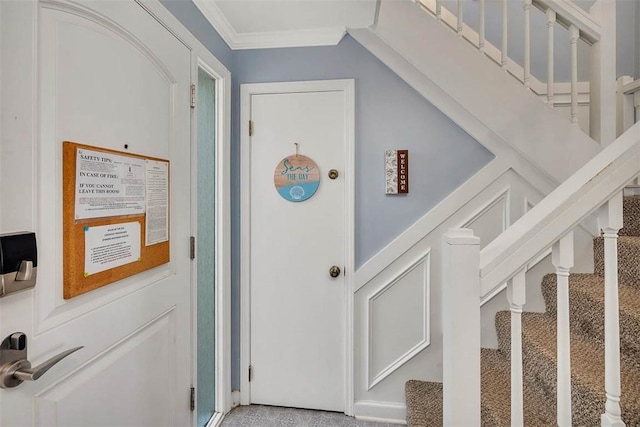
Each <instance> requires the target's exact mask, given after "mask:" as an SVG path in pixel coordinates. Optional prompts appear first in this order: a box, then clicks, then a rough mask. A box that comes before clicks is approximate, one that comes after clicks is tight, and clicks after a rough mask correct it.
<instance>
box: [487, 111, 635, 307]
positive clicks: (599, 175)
mask: <svg viewBox="0 0 640 427" xmlns="http://www.w3.org/2000/svg"><path fill="white" fill-rule="evenodd" d="M639 172H640V123H636V124H635V125H634V126H633V127H631V128H630V129H629V130H628V131H627V132H625V133H624V134H623V135H622V136H620V137H619V138H618V139H616V140H615V141H614V142H613V143H612V144H610V145H609V146H607V147H606V148H604V149H603V150H602V151H601V152H600V153H599V154H598V155H597V156H595V157H594V158H593V159H592V160H590V161H589V162H588V163H587V164H585V165H584V166H583V167H582V168H580V169H579V170H578V171H577V172H576V173H575V174H573V175H572V176H571V177H570V178H569V179H567V180H566V181H565V182H564V183H563V184H561V185H560V186H559V187H558V188H556V189H555V190H554V191H553V192H552V193H551V194H549V195H548V196H547V197H545V198H544V199H543V200H542V201H541V202H540V203H538V204H537V205H536V206H535V207H533V208H532V209H531V210H530V211H529V212H527V213H526V214H525V215H524V216H522V217H521V218H520V219H519V220H518V221H516V222H515V223H514V224H513V225H512V226H511V227H509V228H508V229H507V230H506V231H504V232H503V233H502V234H500V235H499V236H498V237H496V238H495V239H494V240H493V241H492V242H490V243H489V244H487V246H485V247H484V248H483V249H482V250H481V251H480V295H481V297H482V296H484V295H487V294H488V293H490V292H491V291H492V290H493V289H494V288H496V287H497V286H499V285H500V284H502V283H505V282H506V281H507V280H509V279H511V278H512V277H513V276H514V275H515V274H516V273H517V272H519V271H520V270H522V269H523V268H524V267H525V266H526V265H527V264H528V263H529V262H530V261H531V260H533V259H534V258H536V257H537V256H539V255H540V254H542V253H543V252H545V251H546V250H547V249H549V248H550V247H551V246H552V245H553V244H554V243H555V242H557V241H558V240H559V239H560V238H561V237H562V236H563V235H565V234H566V233H567V232H569V231H571V230H573V228H574V227H575V226H577V225H578V224H580V222H582V221H583V220H584V219H585V218H587V217H588V216H589V215H590V214H591V213H592V212H594V211H595V210H596V209H598V208H599V207H600V206H601V205H602V204H603V203H605V202H606V201H608V200H609V199H611V198H612V197H613V196H614V195H615V194H616V193H617V192H620V191H622V189H623V188H624V186H625V185H627V184H628V183H629V182H630V181H631V180H633V179H634V178H635V177H636V176H638V173H639Z"/></svg>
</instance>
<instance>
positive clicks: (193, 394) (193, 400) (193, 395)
mask: <svg viewBox="0 0 640 427" xmlns="http://www.w3.org/2000/svg"><path fill="white" fill-rule="evenodd" d="M190 399H191V400H190V402H191V406H190V408H191V412H193V411H195V410H196V388H195V387H191V398H190Z"/></svg>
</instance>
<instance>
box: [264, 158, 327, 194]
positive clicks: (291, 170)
mask: <svg viewBox="0 0 640 427" xmlns="http://www.w3.org/2000/svg"><path fill="white" fill-rule="evenodd" d="M273 182H274V184H275V185H276V190H278V193H279V194H280V195H281V196H282V197H283V198H284V199H286V200H288V201H290V202H303V201H305V200H307V199H308V198H310V197H311V196H313V195H314V194H315V192H316V191H317V190H318V187H319V186H320V170H319V169H318V165H316V162H314V161H313V160H311V159H310V158H309V157H307V156H303V155H301V154H294V155H292V156H288V157H285V158H284V159H282V160H280V162H279V163H278V166H276V170H275V172H274V173H273Z"/></svg>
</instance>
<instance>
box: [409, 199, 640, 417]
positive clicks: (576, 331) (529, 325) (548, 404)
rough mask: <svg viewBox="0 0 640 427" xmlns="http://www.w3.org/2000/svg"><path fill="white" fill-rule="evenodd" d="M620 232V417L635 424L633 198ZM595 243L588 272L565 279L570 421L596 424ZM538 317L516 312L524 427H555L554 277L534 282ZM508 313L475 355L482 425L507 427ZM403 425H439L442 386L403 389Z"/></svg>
mask: <svg viewBox="0 0 640 427" xmlns="http://www.w3.org/2000/svg"><path fill="white" fill-rule="evenodd" d="M623 214H624V228H623V229H621V230H620V233H619V234H620V237H619V239H618V279H619V299H620V351H621V382H622V384H621V385H622V397H621V401H620V406H621V408H622V419H623V421H624V422H625V423H626V425H627V426H628V427H630V426H636V427H638V426H640V339H639V338H638V337H639V336H640V197H639V196H633V197H625V198H624V209H623ZM603 246H604V245H603V238H602V237H596V238H595V239H594V241H593V247H594V273H593V274H572V275H571V276H570V278H569V299H570V324H571V387H572V396H571V400H572V422H573V425H575V426H600V414H602V413H603V412H604V404H605V394H604V320H603V319H604V278H603V274H604V250H603ZM542 294H543V296H544V300H545V306H546V312H545V313H530V312H529V313H528V312H526V306H525V307H524V310H525V312H523V314H522V350H523V365H524V366H523V371H524V378H523V380H524V402H525V403H524V417H525V420H524V421H525V422H524V424H525V426H535V427H544V426H555V425H557V422H556V376H557V375H556V370H557V364H556V302H557V301H556V276H555V274H549V275H547V276H545V277H544V279H543V281H542ZM510 319H511V313H510V312H509V311H502V312H499V313H497V314H496V329H497V332H498V342H499V348H498V349H482V352H481V366H482V378H481V389H482V396H481V417H482V425H483V426H485V427H493V426H496V427H500V426H508V425H510V421H511V420H510V399H511V398H510V385H511V382H510V369H511V365H510V354H511V352H510V344H511V320H510ZM405 395H406V400H407V424H408V425H409V426H411V427H431V426H441V425H442V384H440V383H433V382H424V381H417V380H411V381H408V382H407V383H406V385H405Z"/></svg>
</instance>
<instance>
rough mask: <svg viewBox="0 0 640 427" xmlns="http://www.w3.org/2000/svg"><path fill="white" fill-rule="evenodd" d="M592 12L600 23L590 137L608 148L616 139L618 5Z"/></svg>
mask: <svg viewBox="0 0 640 427" xmlns="http://www.w3.org/2000/svg"><path fill="white" fill-rule="evenodd" d="M589 12H590V14H591V16H593V18H595V20H596V21H597V22H599V23H600V40H599V41H598V42H596V43H594V44H593V46H592V47H591V82H590V87H589V110H590V117H589V128H590V130H589V134H590V135H591V137H592V138H593V139H595V140H596V141H598V142H600V144H601V145H602V146H606V145H608V144H610V143H612V142H613V140H614V139H616V78H617V75H616V2H615V0H598V1H596V2H595V4H594V5H593V6H592V7H591V10H590V11H589Z"/></svg>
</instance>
